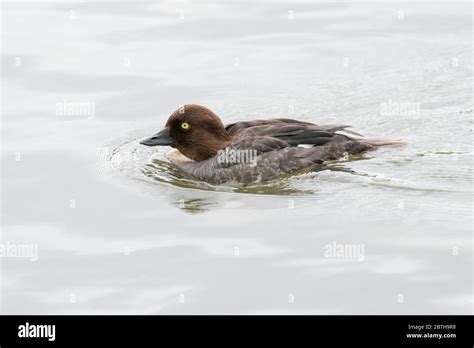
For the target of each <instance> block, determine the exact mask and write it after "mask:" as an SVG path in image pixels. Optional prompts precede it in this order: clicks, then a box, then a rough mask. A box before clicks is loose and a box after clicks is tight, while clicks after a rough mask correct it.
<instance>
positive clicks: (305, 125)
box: [141, 105, 403, 184]
mask: <svg viewBox="0 0 474 348" xmlns="http://www.w3.org/2000/svg"><path fill="white" fill-rule="evenodd" d="M348 127H349V126H345V125H315V124H312V123H309V122H302V121H297V120H292V119H284V118H279V119H270V120H255V121H242V122H236V123H232V124H229V125H227V126H225V127H224V125H223V124H222V122H221V121H220V119H219V117H217V116H216V115H215V114H214V113H213V112H212V111H211V110H209V109H207V108H205V107H203V106H199V105H185V106H184V107H182V108H180V109H178V110H176V111H175V112H174V113H173V114H172V115H171V116H170V117H169V119H168V121H167V122H166V125H165V129H163V130H162V131H161V132H159V133H157V134H155V135H154V136H152V137H150V138H148V139H146V140H144V141H142V142H141V144H143V145H148V146H156V145H162V146H172V147H174V148H176V149H177V150H178V151H179V154H177V153H174V154H172V155H171V156H170V160H171V161H172V162H173V163H174V164H175V165H176V166H177V167H178V168H180V169H181V170H182V171H184V172H186V173H188V174H191V175H193V176H194V177H196V178H198V179H200V180H204V181H207V182H209V183H213V184H222V183H226V182H237V183H244V184H247V183H251V182H257V181H267V180H271V179H274V178H277V177H278V176H280V175H283V174H286V173H291V172H294V171H299V170H303V169H306V170H311V169H313V168H314V167H315V166H317V165H321V164H323V163H324V162H326V161H330V160H336V159H339V158H341V157H343V156H344V155H346V154H358V153H362V152H365V151H368V150H371V149H374V148H376V147H378V146H383V145H400V144H403V142H401V141H398V140H383V139H369V138H365V137H364V136H362V135H361V134H358V133H356V132H354V131H352V130H348V129H347V128H348ZM303 146H304V147H303ZM180 154H182V155H184V156H186V157H184V156H181V155H180Z"/></svg>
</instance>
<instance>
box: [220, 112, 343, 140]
mask: <svg viewBox="0 0 474 348" xmlns="http://www.w3.org/2000/svg"><path fill="white" fill-rule="evenodd" d="M346 127H349V126H345V125H322V126H318V125H315V124H312V123H309V122H302V121H297V120H292V119H283V118H279V119H271V120H255V121H244V122H237V123H232V124H229V125H227V126H226V130H227V132H228V133H229V134H230V135H231V136H232V137H234V139H236V140H239V139H243V138H247V137H271V138H275V139H278V140H282V141H284V142H286V144H287V146H298V145H300V144H308V145H316V146H317V145H324V144H326V143H328V142H329V141H331V140H332V138H333V136H334V132H336V131H338V130H340V129H343V128H346Z"/></svg>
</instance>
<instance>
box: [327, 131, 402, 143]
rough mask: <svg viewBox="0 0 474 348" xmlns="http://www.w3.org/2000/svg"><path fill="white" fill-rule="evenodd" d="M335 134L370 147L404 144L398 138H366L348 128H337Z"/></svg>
mask: <svg viewBox="0 0 474 348" xmlns="http://www.w3.org/2000/svg"><path fill="white" fill-rule="evenodd" d="M336 134H340V135H344V136H345V137H347V138H349V139H351V140H357V141H359V142H361V143H364V144H367V145H370V146H372V147H379V146H402V145H406V142H405V141H403V140H400V139H387V138H368V137H365V136H363V135H362V134H359V133H357V132H355V131H353V130H352V129H350V128H346V129H342V130H339V131H337V132H336Z"/></svg>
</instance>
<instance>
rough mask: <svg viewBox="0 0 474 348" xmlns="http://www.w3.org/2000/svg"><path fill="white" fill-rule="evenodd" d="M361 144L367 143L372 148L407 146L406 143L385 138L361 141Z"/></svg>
mask: <svg viewBox="0 0 474 348" xmlns="http://www.w3.org/2000/svg"><path fill="white" fill-rule="evenodd" d="M360 142H362V143H366V144H368V145H370V146H374V147H379V146H402V145H406V142H405V141H403V140H400V139H385V138H365V139H360Z"/></svg>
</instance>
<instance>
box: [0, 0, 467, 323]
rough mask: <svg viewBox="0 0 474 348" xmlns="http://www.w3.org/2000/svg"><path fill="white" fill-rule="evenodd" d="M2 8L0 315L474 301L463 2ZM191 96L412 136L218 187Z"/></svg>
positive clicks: (381, 308)
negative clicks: (177, 120) (190, 109)
mask: <svg viewBox="0 0 474 348" xmlns="http://www.w3.org/2000/svg"><path fill="white" fill-rule="evenodd" d="M2 6H3V8H2V29H3V33H2V43H3V48H2V82H3V84H2V85H3V103H2V243H3V244H4V245H5V243H6V242H8V243H10V244H13V245H22V244H27V245H36V246H37V248H38V255H37V256H38V259H37V261H34V262H33V261H30V259H28V258H14V257H7V258H1V259H0V260H1V262H2V268H1V299H2V301H1V312H2V313H4V314H17V313H34V314H46V313H48V314H50V313H55V314H63V313H80V314H83V313H89V314H95V313H110V314H112V313H114V314H115V313H123V314H130V313H137V314H157V313H159V314H161V313H172V314H175V313H176V314H179V313H272V314H273V313H308V314H338V313H343V314H375V313H391V314H394V313H397V314H398V313H400V314H415V313H417V314H434V313H457V314H467V313H472V308H473V307H472V305H473V291H472V280H473V270H472V118H473V113H472V109H473V107H472V4H471V3H469V2H464V3H463V2H459V3H451V2H445V3H443V2H436V3H431V2H422V3H415V4H413V3H411V2H410V3H409V2H400V3H395V2H385V3H378V2H377V3H375V2H374V3H372V2H369V3H367V2H365V3H348V2H336V3H333V2H331V3H323V2H317V3H307V2H290V1H281V2H260V3H259V4H254V3H253V2H252V3H238V2H234V1H229V2H224V3H222V2H218V1H214V0H212V1H205V2H200V3H196V2H185V1H182V2H178V3H177V4H176V5H174V4H171V3H167V2H163V3H154V2H145V1H143V2H142V1H138V2H120V3H119V2H114V1H108V2H101V1H99V2H96V1H92V2H69V3H62V2H49V1H45V2H34V3H29V2H16V1H15V2H13V1H11V2H9V1H7V2H4V3H3V4H2ZM289 11H293V12H289ZM69 103H70V104H69ZM186 103H199V104H202V105H205V106H207V107H209V108H210V109H211V110H213V111H214V112H216V114H218V115H219V116H220V117H221V118H222V119H223V121H224V122H225V123H230V122H233V121H237V120H244V119H254V118H269V117H292V118H298V119H301V120H307V121H312V122H316V123H343V124H350V125H353V126H354V127H355V128H356V129H357V130H358V131H360V132H362V133H364V134H365V135H368V136H383V137H387V138H401V139H403V140H405V141H407V143H408V145H407V146H404V147H400V148H384V149H380V150H378V151H376V152H372V153H369V154H366V155H364V156H359V157H353V158H349V159H348V160H346V161H340V162H338V163H334V164H332V166H331V167H330V168H328V169H327V170H323V171H319V172H314V173H311V174H308V175H299V176H295V177H285V178H282V179H280V180H277V181H274V182H271V183H267V184H259V185H251V186H249V187H228V186H211V185H208V184H205V183H201V182H196V181H195V180H193V179H192V178H189V177H186V176H184V175H183V174H182V173H180V172H179V171H176V170H175V169H174V168H173V167H172V166H170V164H169V163H168V162H167V160H166V158H165V153H166V151H167V149H164V148H162V149H159V148H147V147H144V146H140V145H139V144H138V142H139V140H140V139H142V138H143V137H145V136H148V135H150V134H152V133H153V132H155V131H157V130H159V129H160V128H161V127H162V126H163V124H164V123H165V121H166V119H167V118H168V116H169V114H170V113H171V112H172V111H174V110H175V109H176V108H177V107H178V106H179V105H182V104H186ZM400 104H404V105H405V106H408V107H409V108H408V111H407V110H405V111H400V110H396V107H397V106H400ZM70 105H72V109H68V108H69V107H70ZM68 110H69V111H68ZM334 246H336V248H337V246H341V247H343V248H344V247H346V246H349V247H354V249H351V250H354V252H355V251H357V254H350V253H348V251H346V253H343V254H341V256H344V257H337V256H338V255H337V254H336V255H335V257H330V256H331V255H330V254H327V251H328V250H333V249H331V248H334Z"/></svg>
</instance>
